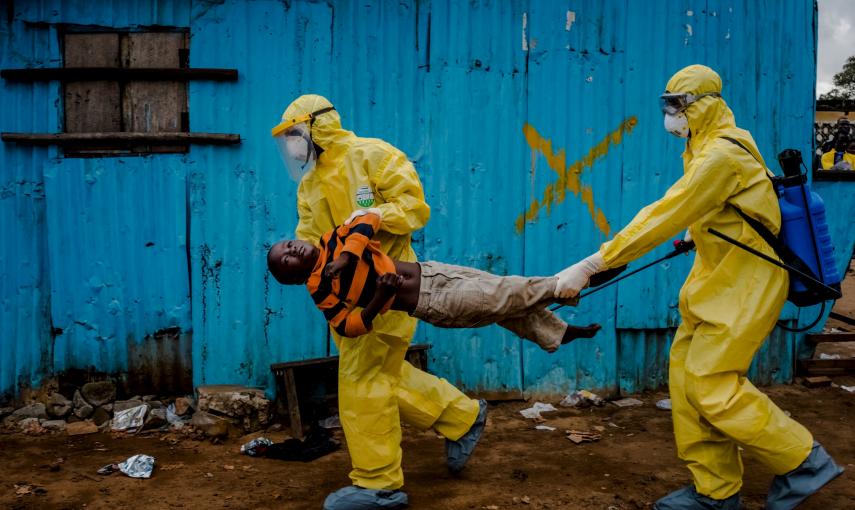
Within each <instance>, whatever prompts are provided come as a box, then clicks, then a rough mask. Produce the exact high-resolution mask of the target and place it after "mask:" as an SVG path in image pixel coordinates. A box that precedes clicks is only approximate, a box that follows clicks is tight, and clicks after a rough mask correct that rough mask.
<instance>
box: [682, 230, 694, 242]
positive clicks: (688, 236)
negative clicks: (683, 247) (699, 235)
mask: <svg viewBox="0 0 855 510" xmlns="http://www.w3.org/2000/svg"><path fill="white" fill-rule="evenodd" d="M683 242H685V243H691V242H692V232H691V231H690V230H689V229H686V235H684V236H683Z"/></svg>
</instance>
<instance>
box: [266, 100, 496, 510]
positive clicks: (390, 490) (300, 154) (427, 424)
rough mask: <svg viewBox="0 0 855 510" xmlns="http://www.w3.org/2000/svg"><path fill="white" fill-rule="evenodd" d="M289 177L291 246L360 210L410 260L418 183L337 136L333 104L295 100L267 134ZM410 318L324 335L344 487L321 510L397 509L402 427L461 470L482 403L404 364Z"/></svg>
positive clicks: (381, 155) (401, 159)
mask: <svg viewBox="0 0 855 510" xmlns="http://www.w3.org/2000/svg"><path fill="white" fill-rule="evenodd" d="M272 135H273V137H274V139H275V140H276V143H277V145H278V147H279V149H280V153H281V155H282V157H283V160H284V162H285V166H286V167H287V169H288V172H289V173H290V175H291V177H292V178H293V179H294V180H296V181H298V182H299V187H298V190H297V209H298V213H299V223H298V225H297V231H296V235H297V238H299V239H303V240H306V241H310V242H313V243H315V244H317V243H318V241H319V240H320V237H321V235H322V234H323V233H324V232H327V231H329V230H331V229H332V228H333V227H334V226H336V225H341V224H342V223H347V222H349V220H351V219H352V218H353V217H356V216H357V215H360V214H364V212H365V211H366V210H370V211H371V212H373V213H375V214H377V215H379V216H380V217H381V225H380V231H379V232H377V233H376V234H375V236H374V240H376V241H378V242H379V243H380V245H381V247H382V249H383V251H385V252H386V254H387V255H389V256H390V257H392V258H393V259H396V260H403V261H408V262H411V261H415V260H416V254H415V252H413V248H412V246H410V235H411V233H412V232H414V231H416V230H418V229H420V228H422V227H423V226H424V225H425V223H427V220H428V217H429V216H430V208H429V207H428V205H427V203H425V198H424V191H423V189H422V185H421V182H420V181H419V176H418V174H417V173H416V170H415V168H414V167H413V165H412V163H410V161H409V160H407V156H406V155H405V154H404V153H403V152H401V151H400V150H398V149H396V148H395V147H393V146H391V145H389V144H388V143H386V142H384V141H382V140H377V139H373V138H362V137H358V136H356V135H355V134H354V133H352V132H351V131H347V130H345V129H342V127H341V119H340V117H339V114H338V112H336V110H335V108H334V107H333V105H332V103H330V102H329V101H328V100H327V99H325V98H323V97H321V96H318V95H304V96H301V97H299V98H297V99H296V100H295V101H294V102H293V103H291V104H290V105H289V106H288V108H287V109H286V110H285V113H284V114H283V115H282V122H281V123H280V124H278V125H277V126H276V127H274V128H273V130H272ZM416 322H417V321H416V319H414V318H412V317H410V316H409V315H407V314H406V313H404V312H394V311H390V312H387V313H384V314H383V315H380V316H378V317H377V318H376V319H374V325H373V331H371V332H370V333H368V334H367V335H363V336H361V337H358V338H344V337H340V336H338V335H337V334H336V333H335V332H334V331H332V335H333V337H334V339H335V342H336V345H337V346H338V350H339V375H338V381H339V387H338V392H339V393H338V397H339V416H340V418H341V423H342V428H343V429H344V434H345V438H346V439H347V446H348V450H349V452H350V457H351V461H352V464H353V470H352V471H351V473H350V478H351V480H352V481H353V485H352V486H350V487H345V488H343V489H340V490H338V491H336V492H334V493H332V494H330V495H329V496H328V497H327V499H326V501H325V502H324V508H325V509H327V510H350V509H360V510H362V509H371V508H384V509H389V508H403V507H404V506H406V504H407V495H406V494H405V493H404V492H403V491H401V490H400V489H401V487H402V486H403V484H404V475H403V471H402V470H401V422H400V420H401V419H403V420H404V421H405V422H407V423H409V424H411V425H414V426H416V427H418V428H421V429H427V428H433V429H434V430H436V431H437V432H439V433H440V434H442V435H443V436H444V437H445V438H446V451H447V455H448V460H447V464H448V467H449V469H450V470H451V471H452V472H459V471H460V470H462V469H463V466H464V465H465V463H466V461H467V460H468V459H469V456H470V455H471V454H472V451H473V449H474V447H475V444H476V443H477V442H478V440H479V439H480V437H481V434H482V432H483V430H484V424H485V423H486V413H487V404H486V402H484V401H480V402H479V401H477V400H473V399H470V398H469V397H467V396H466V395H464V394H463V393H461V392H460V390H458V389H457V388H455V387H454V386H452V385H451V384H450V383H448V382H447V381H446V380H444V379H439V378H437V377H435V376H433V375H430V374H427V373H425V372H423V371H421V370H418V369H416V368H414V367H413V366H412V365H410V364H409V363H407V362H406V361H404V355H405V354H406V351H407V347H408V346H409V343H410V340H411V339H412V337H413V334H414V333H415V330H416Z"/></svg>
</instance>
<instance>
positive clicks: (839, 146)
mask: <svg viewBox="0 0 855 510" xmlns="http://www.w3.org/2000/svg"><path fill="white" fill-rule="evenodd" d="M853 142H855V140H853V139H850V137H849V135H848V134H846V133H845V132H840V133H838V135H837V137H836V138H835V140H834V148H833V149H831V150H830V151H828V152H826V153H825V154H823V155H822V169H823V170H852V169H853V168H855V154H853V153H852V150H853Z"/></svg>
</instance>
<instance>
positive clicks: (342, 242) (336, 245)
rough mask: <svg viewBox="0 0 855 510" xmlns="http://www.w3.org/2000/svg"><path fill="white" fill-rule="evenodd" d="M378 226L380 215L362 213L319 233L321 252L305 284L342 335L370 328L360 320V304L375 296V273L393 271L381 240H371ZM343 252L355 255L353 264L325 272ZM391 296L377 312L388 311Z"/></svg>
mask: <svg viewBox="0 0 855 510" xmlns="http://www.w3.org/2000/svg"><path fill="white" fill-rule="evenodd" d="M378 228H380V217H379V216H377V215H376V214H365V215H362V216H358V217H357V218H355V219H354V220H353V221H352V222H351V223H350V225H347V226H345V225H341V226H339V227H336V228H335V229H333V230H331V231H329V232H327V233H326V234H324V235H323V237H321V243H320V244H321V245H320V248H321V254H320V256H319V257H318V262H317V263H316V264H315V267H314V269H312V274H311V276H309V280H308V281H307V282H306V287H307V288H308V289H309V293H310V294H311V295H312V299H313V300H314V302H315V305H316V306H317V307H318V308H319V309H320V310H321V311H322V312H323V313H324V317H326V319H327V321H328V322H329V323H330V326H331V327H332V328H333V329H334V330H335V331H336V333H338V334H339V335H341V336H346V337H356V336H360V335H364V334H366V333H368V332H369V331H370V330H371V328H370V326H368V327H366V325H365V323H364V322H363V321H362V308H361V307H362V306H364V305H365V304H367V303H368V301H370V300H371V298H372V297H374V293H375V291H376V289H377V277H378V276H380V275H382V274H385V273H394V272H395V263H394V262H393V261H392V259H391V258H390V257H389V256H388V255H386V254H385V253H383V252H382V251H381V250H380V243H378V242H377V241H372V240H371V238H372V237H373V236H374V233H375V232H376V231H377V229H378ZM343 252H349V253H352V254H353V255H355V256H356V258H357V262H356V264H351V265H350V266H348V267H346V268H344V269H343V270H342V271H341V272H340V273H339V275H338V276H336V277H334V278H327V277H326V276H324V267H326V265H327V264H329V263H330V262H332V261H333V260H335V259H336V258H338V256H339V255H341V253H343ZM394 299H395V298H394V296H393V297H391V298H389V301H388V302H387V303H386V304H385V305H384V306H383V308H382V309H381V310H380V313H383V312H385V311H387V310H388V309H389V307H390V306H392V301H394Z"/></svg>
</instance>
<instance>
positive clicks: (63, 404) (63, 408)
mask: <svg viewBox="0 0 855 510" xmlns="http://www.w3.org/2000/svg"><path fill="white" fill-rule="evenodd" d="M72 406H73V404H72V402H71V400H68V399H67V398H65V397H64V396H62V394H61V393H51V395H50V396H49V397H48V399H47V405H46V406H45V407H46V409H47V413H48V415H49V416H51V417H53V418H65V417H66V416H68V413H70V412H71V409H72Z"/></svg>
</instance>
